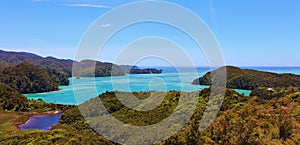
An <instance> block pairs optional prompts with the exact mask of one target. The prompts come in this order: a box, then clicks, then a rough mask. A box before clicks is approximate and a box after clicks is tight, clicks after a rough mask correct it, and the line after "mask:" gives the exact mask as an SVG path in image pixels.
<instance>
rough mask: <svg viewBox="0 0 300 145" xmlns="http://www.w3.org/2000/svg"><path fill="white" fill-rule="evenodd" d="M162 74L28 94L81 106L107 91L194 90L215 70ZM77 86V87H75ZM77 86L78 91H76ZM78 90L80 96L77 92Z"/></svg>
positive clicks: (76, 81)
mask: <svg viewBox="0 0 300 145" xmlns="http://www.w3.org/2000/svg"><path fill="white" fill-rule="evenodd" d="M242 68H248V69H255V70H262V71H269V72H275V73H293V74H300V68H299V67H242ZM158 69H163V73H161V74H129V75H125V76H115V77H99V78H80V79H76V78H69V80H70V83H71V85H69V86H60V89H61V90H60V91H56V92H47V93H38V94H24V95H25V96H26V97H27V98H29V99H36V100H37V99H42V100H44V101H45V102H52V103H56V104H70V105H78V104H81V103H83V102H85V101H87V100H89V99H91V98H94V97H96V96H98V95H99V94H102V93H105V92H106V91H125V92H147V91H153V90H154V91H170V90H177V91H184V92H192V91H198V90H202V89H204V88H207V87H208V86H197V85H192V84H191V83H192V81H193V80H194V79H195V78H197V77H200V76H203V75H204V74H205V73H206V72H208V71H210V70H211V69H210V68H208V67H201V68H197V69H196V70H194V69H192V68H184V67H182V68H179V69H178V68H177V70H176V69H175V68H172V67H168V68H166V67H161V68H159V67H158ZM75 85H76V87H75ZM74 89H75V90H74ZM74 91H75V92H76V96H75V95H74ZM236 91H237V92H239V93H241V94H244V95H245V96H249V94H250V93H251V91H250V90H236Z"/></svg>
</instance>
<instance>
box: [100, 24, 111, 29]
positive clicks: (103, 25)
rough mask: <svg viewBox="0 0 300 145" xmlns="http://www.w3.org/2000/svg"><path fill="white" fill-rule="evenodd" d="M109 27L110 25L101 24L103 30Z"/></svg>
mask: <svg viewBox="0 0 300 145" xmlns="http://www.w3.org/2000/svg"><path fill="white" fill-rule="evenodd" d="M109 26H111V24H110V23H107V24H102V25H101V27H103V28H106V27H109Z"/></svg>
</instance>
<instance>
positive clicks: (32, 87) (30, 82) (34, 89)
mask: <svg viewBox="0 0 300 145" xmlns="http://www.w3.org/2000/svg"><path fill="white" fill-rule="evenodd" d="M0 82H1V83H4V84H7V85H9V86H10V87H11V88H13V89H15V90H17V91H18V92H20V93H22V94H26V93H39V92H48V91H56V90H58V86H59V85H69V80H68V77H67V75H66V74H62V73H59V72H57V71H56V70H52V69H40V68H37V67H35V66H34V65H32V64H30V63H20V64H17V65H13V66H9V67H6V68H4V69H2V70H1V71H0Z"/></svg>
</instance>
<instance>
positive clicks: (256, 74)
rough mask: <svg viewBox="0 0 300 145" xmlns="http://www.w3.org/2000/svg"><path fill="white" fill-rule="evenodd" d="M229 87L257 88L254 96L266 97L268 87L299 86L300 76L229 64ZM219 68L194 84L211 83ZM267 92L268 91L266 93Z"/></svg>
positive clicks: (227, 68)
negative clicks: (242, 67) (241, 67)
mask: <svg viewBox="0 0 300 145" xmlns="http://www.w3.org/2000/svg"><path fill="white" fill-rule="evenodd" d="M226 70H227V84H226V85H227V88H232V89H244V90H255V91H254V92H253V93H252V96H255V95H259V96H261V97H266V94H268V91H267V90H268V88H277V89H287V88H288V87H299V86H300V76H299V75H294V74H275V73H270V72H262V71H257V70H249V69H240V68H237V67H232V66H227V67H226ZM216 71H217V70H215V71H212V72H208V73H206V74H205V75H204V76H203V77H200V78H199V79H196V80H194V81H193V83H192V84H194V85H211V78H212V77H211V76H212V74H214V73H215V72H216ZM266 92H267V93H266Z"/></svg>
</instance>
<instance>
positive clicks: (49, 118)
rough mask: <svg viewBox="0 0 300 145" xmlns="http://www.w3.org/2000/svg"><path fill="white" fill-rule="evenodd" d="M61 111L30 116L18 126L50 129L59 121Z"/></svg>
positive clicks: (25, 128) (22, 128) (28, 128)
mask: <svg viewBox="0 0 300 145" xmlns="http://www.w3.org/2000/svg"><path fill="white" fill-rule="evenodd" d="M62 115H63V112H60V113H56V114H50V115H37V116H32V117H30V118H29V120H28V121H27V122H26V123H25V124H22V125H20V126H19V128H20V129H21V130H30V129H39V130H50V129H51V127H52V126H54V125H56V124H57V123H58V122H59V119H60V117H61V116H62Z"/></svg>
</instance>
